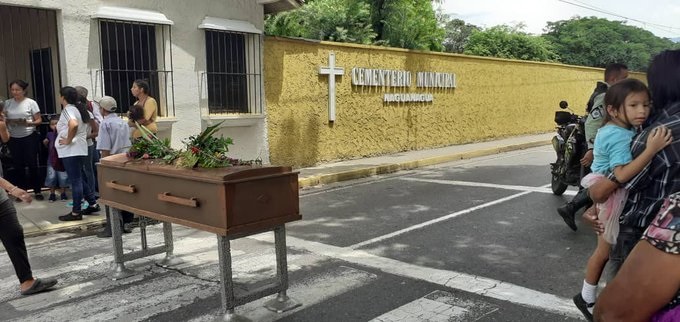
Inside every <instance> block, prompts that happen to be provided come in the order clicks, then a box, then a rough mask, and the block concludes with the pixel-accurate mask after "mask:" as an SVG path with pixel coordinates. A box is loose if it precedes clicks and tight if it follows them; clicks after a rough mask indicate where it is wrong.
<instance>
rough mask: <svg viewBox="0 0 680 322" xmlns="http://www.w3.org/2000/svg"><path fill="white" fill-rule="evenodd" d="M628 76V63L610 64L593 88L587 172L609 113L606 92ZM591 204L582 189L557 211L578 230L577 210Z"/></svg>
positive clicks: (583, 162) (587, 125) (588, 120)
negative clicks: (600, 130) (596, 136)
mask: <svg viewBox="0 0 680 322" xmlns="http://www.w3.org/2000/svg"><path fill="white" fill-rule="evenodd" d="M626 78H628V67H627V66H626V65H624V64H618V63H614V64H609V65H608V66H607V68H605V70H604V81H598V82H597V85H595V90H593V93H592V94H591V95H590V99H588V105H587V106H586V111H587V112H588V117H587V118H586V123H585V132H586V133H585V134H586V142H587V143H588V150H587V151H586V153H585V154H584V155H583V158H581V166H583V167H585V168H587V169H588V171H586V173H589V172H590V164H591V163H593V147H594V144H595V135H596V134H597V130H598V129H600V127H601V126H602V121H603V120H604V118H605V116H606V115H607V110H606V107H605V106H604V96H605V93H606V92H607V89H608V88H609V87H610V86H612V85H614V84H615V83H617V82H618V81H621V80H624V79H626ZM590 204H592V201H591V200H590V197H588V190H587V189H581V190H579V192H578V193H577V194H576V195H575V196H574V198H573V199H571V201H569V202H567V203H566V204H564V205H562V206H560V207H559V208H557V213H558V214H559V215H560V217H562V219H563V220H564V222H565V223H566V224H567V226H569V228H571V230H573V231H576V230H577V229H578V227H577V226H576V221H575V215H576V212H577V211H578V210H579V209H581V208H583V207H585V206H587V205H590Z"/></svg>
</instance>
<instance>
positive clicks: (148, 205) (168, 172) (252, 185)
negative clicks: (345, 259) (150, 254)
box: [97, 154, 302, 236]
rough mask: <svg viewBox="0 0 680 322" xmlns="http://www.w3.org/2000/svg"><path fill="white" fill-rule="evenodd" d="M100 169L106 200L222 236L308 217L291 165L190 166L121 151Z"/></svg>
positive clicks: (103, 161)
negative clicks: (303, 213)
mask: <svg viewBox="0 0 680 322" xmlns="http://www.w3.org/2000/svg"><path fill="white" fill-rule="evenodd" d="M97 174H98V179H99V196H100V199H99V202H100V203H102V204H104V205H107V206H110V207H113V208H117V209H121V210H127V211H130V212H132V213H135V214H138V215H142V216H147V217H150V218H154V219H158V220H161V221H168V222H172V223H176V224H180V225H185V226H189V227H193V228H196V229H200V230H204V231H208V232H212V233H216V234H219V235H222V236H227V235H233V234H246V235H247V234H252V233H256V232H260V231H263V230H267V229H270V228H273V227H276V226H279V225H281V224H283V223H286V222H290V221H294V220H299V219H301V218H302V217H301V216H300V208H299V195H298V178H297V176H298V173H297V172H293V171H292V169H291V168H290V167H279V166H234V167H225V168H217V169H201V168H197V169H187V168H179V167H175V166H172V165H166V164H162V163H161V162H159V161H157V160H130V159H128V158H127V157H126V156H125V154H117V155H112V156H109V157H106V158H103V159H101V162H100V163H99V164H98V166H97Z"/></svg>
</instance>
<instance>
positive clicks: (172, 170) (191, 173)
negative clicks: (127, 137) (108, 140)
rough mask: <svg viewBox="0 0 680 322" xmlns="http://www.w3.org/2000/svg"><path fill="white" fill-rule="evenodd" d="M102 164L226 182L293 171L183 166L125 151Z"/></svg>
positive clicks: (263, 167)
mask: <svg viewBox="0 0 680 322" xmlns="http://www.w3.org/2000/svg"><path fill="white" fill-rule="evenodd" d="M100 162H101V166H102V167H103V168H106V167H116V168H125V169H129V170H130V171H137V172H143V173H150V174H155V175H160V176H168V177H180V178H190V179H191V180H194V181H206V182H216V183H219V182H224V181H232V180H244V179H248V178H255V177H261V176H268V175H275V174H284V173H290V172H292V168H291V167H282V166H233V167H224V168H211V169H206V168H194V169H189V168H181V167H177V166H174V165H169V164H165V163H163V161H161V160H154V159H149V160H134V159H130V158H128V157H127V156H126V155H125V153H121V154H115V155H111V156H108V157H105V158H102V159H100Z"/></svg>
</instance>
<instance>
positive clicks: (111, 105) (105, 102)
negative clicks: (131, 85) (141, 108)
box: [97, 96, 118, 112]
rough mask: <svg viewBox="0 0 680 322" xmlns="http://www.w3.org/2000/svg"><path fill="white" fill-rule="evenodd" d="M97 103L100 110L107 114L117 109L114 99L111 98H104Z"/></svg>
mask: <svg viewBox="0 0 680 322" xmlns="http://www.w3.org/2000/svg"><path fill="white" fill-rule="evenodd" d="M97 103H99V106H101V108H103V109H105V110H107V111H109V112H113V111H115V110H116V108H117V107H118V104H116V99H114V98H113V97H111V96H104V97H102V98H100V99H99V101H97Z"/></svg>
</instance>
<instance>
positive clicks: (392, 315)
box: [369, 291, 498, 322]
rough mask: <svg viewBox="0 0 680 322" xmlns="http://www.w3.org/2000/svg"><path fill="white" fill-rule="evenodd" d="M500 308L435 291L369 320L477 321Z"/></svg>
mask: <svg viewBox="0 0 680 322" xmlns="http://www.w3.org/2000/svg"><path fill="white" fill-rule="evenodd" d="M497 310H498V308H497V307H495V306H493V305H491V304H488V303H486V302H483V301H471V300H464V299H460V298H457V297H456V296H455V295H453V294H451V293H449V292H443V291H434V292H432V293H430V294H427V295H426V296H423V297H421V298H419V299H417V300H415V301H412V302H410V303H406V304H404V305H402V306H400V307H398V308H396V309H394V310H392V311H389V312H387V313H385V314H383V315H381V316H378V317H376V318H374V319H372V320H370V321H369V322H403V321H414V322H415V321H423V322H457V321H477V320H479V319H480V318H481V317H483V316H485V315H488V314H490V313H492V312H494V311H497Z"/></svg>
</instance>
